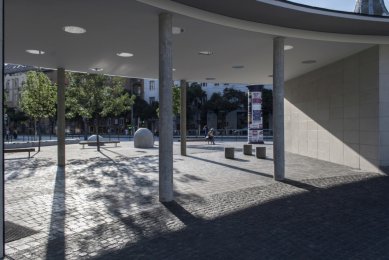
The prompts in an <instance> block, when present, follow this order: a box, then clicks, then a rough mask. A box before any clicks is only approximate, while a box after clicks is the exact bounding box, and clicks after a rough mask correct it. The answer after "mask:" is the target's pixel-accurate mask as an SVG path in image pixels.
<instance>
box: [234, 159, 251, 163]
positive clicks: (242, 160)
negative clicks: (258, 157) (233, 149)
mask: <svg viewBox="0 0 389 260" xmlns="http://www.w3.org/2000/svg"><path fill="white" fill-rule="evenodd" d="M232 160H233V161H238V162H249V161H250V160H245V159H240V158H234V159H232Z"/></svg>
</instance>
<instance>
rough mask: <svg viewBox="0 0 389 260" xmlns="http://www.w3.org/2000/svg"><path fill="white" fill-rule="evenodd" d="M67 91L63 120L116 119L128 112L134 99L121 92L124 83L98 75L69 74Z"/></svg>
mask: <svg viewBox="0 0 389 260" xmlns="http://www.w3.org/2000/svg"><path fill="white" fill-rule="evenodd" d="M68 79H69V86H68V87H67V88H66V108H67V113H66V116H67V117H68V118H74V117H76V116H81V117H84V118H101V117H107V116H119V115H120V114H122V113H124V112H126V111H130V110H131V106H132V105H133V104H134V100H135V96H134V95H133V96H131V97H130V95H129V94H128V93H127V92H126V91H125V90H124V88H123V84H124V81H123V80H122V79H121V78H118V77H114V78H112V77H109V76H105V75H100V74H80V73H68Z"/></svg>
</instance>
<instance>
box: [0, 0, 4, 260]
mask: <svg viewBox="0 0 389 260" xmlns="http://www.w3.org/2000/svg"><path fill="white" fill-rule="evenodd" d="M0 8H1V10H0V15H1V17H0V37H1V41H0V62H1V66H0V68H1V69H0V75H1V83H0V84H1V91H0V92H1V93H0V103H1V105H0V113H1V118H2V120H0V129H1V134H0V155H1V163H0V173H1V174H0V223H1V224H0V259H3V258H4V255H5V253H4V242H5V241H4V151H3V149H4V121H3V120H4V110H3V107H4V103H3V101H4V96H3V93H4V74H3V72H4V23H3V21H4V19H3V18H4V1H3V0H0Z"/></svg>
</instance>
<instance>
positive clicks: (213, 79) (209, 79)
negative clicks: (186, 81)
mask: <svg viewBox="0 0 389 260" xmlns="http://www.w3.org/2000/svg"><path fill="white" fill-rule="evenodd" d="M205 79H206V80H215V79H216V78H205Z"/></svg>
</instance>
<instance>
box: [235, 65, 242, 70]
mask: <svg viewBox="0 0 389 260" xmlns="http://www.w3.org/2000/svg"><path fill="white" fill-rule="evenodd" d="M232 68H233V69H243V68H244V66H243V65H234V66H232Z"/></svg>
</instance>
